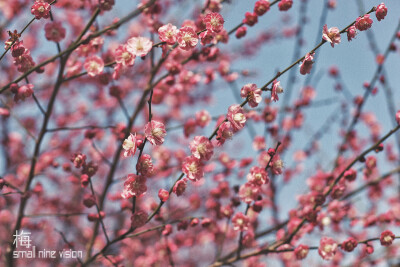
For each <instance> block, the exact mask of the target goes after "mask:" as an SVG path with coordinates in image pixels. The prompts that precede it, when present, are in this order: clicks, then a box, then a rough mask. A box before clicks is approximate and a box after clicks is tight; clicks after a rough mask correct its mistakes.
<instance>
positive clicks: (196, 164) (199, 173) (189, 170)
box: [182, 156, 204, 181]
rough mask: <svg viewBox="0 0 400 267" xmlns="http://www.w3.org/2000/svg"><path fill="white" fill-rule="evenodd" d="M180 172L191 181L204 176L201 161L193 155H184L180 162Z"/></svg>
mask: <svg viewBox="0 0 400 267" xmlns="http://www.w3.org/2000/svg"><path fill="white" fill-rule="evenodd" d="M182 172H183V173H185V174H186V177H187V178H188V179H189V180H192V181H198V180H200V179H201V178H203V177H204V170H203V163H202V162H201V161H200V160H199V159H198V158H195V157H194V156H189V157H186V158H185V159H184V161H183V163H182Z"/></svg>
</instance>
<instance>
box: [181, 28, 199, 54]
mask: <svg viewBox="0 0 400 267" xmlns="http://www.w3.org/2000/svg"><path fill="white" fill-rule="evenodd" d="M177 41H178V44H179V47H180V48H181V49H183V50H187V51H188V50H190V49H193V48H194V47H195V46H196V45H197V43H198V42H199V38H198V36H197V34H196V32H195V31H194V30H193V28H192V27H189V26H185V27H182V28H181V29H180V30H179V33H178V36H177Z"/></svg>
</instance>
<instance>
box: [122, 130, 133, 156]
mask: <svg viewBox="0 0 400 267" xmlns="http://www.w3.org/2000/svg"><path fill="white" fill-rule="evenodd" d="M122 147H123V148H124V149H125V152H124V157H129V156H133V155H135V153H136V148H137V146H136V134H135V135H133V134H130V135H129V136H128V138H126V139H125V140H124V143H123V144H122Z"/></svg>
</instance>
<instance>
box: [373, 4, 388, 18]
mask: <svg viewBox="0 0 400 267" xmlns="http://www.w3.org/2000/svg"><path fill="white" fill-rule="evenodd" d="M386 15H387V8H386V6H385V4H384V3H382V4H380V5H378V6H377V7H376V11H375V16H376V18H377V19H378V21H381V20H383V19H384V18H385V17H386Z"/></svg>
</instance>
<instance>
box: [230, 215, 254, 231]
mask: <svg viewBox="0 0 400 267" xmlns="http://www.w3.org/2000/svg"><path fill="white" fill-rule="evenodd" d="M232 224H233V230H235V231H241V232H242V231H247V230H248V229H249V227H250V219H249V217H247V216H246V215H244V214H243V213H241V212H238V213H236V214H235V215H234V216H233V217H232Z"/></svg>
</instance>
